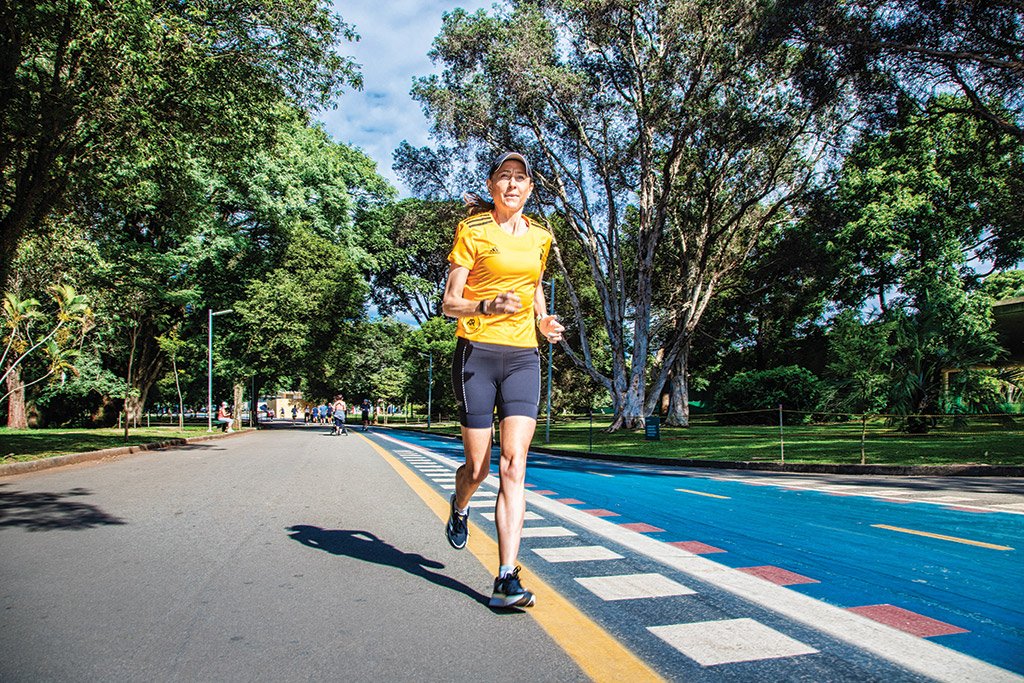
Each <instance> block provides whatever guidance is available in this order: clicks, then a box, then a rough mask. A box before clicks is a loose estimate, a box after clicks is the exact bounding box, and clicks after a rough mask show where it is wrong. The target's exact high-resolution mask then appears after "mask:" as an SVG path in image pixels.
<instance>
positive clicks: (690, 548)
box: [669, 541, 726, 555]
mask: <svg viewBox="0 0 1024 683" xmlns="http://www.w3.org/2000/svg"><path fill="white" fill-rule="evenodd" d="M669 545H674V546H675V547H677V548H682V549H683V550H685V551H686V552H689V553H693V554H694V555H707V554H709V553H724V552H726V551H725V550H722V549H721V548H716V547H715V546H713V545H708V544H707V543H701V542H700V541H672V542H671V543H669Z"/></svg>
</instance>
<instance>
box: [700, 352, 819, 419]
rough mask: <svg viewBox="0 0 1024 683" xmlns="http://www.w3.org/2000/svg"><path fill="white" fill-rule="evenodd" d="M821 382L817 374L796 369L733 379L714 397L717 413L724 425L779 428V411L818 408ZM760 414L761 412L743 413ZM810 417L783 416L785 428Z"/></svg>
mask: <svg viewBox="0 0 1024 683" xmlns="http://www.w3.org/2000/svg"><path fill="white" fill-rule="evenodd" d="M820 385H821V382H820V380H819V379H818V378H817V377H815V375H814V373H813V372H811V371H810V370H807V369H805V368H801V367H799V366H797V365H786V366H783V367H779V368H773V369H771V370H758V371H752V372H741V373H739V374H737V375H733V377H731V378H730V379H729V380H728V381H727V382H726V383H725V384H723V385H722V386H720V387H719V388H718V391H717V392H716V394H715V412H716V413H736V412H740V413H741V414H738V415H719V416H718V421H719V422H721V423H723V424H777V423H778V421H779V414H778V408H779V404H780V403H781V404H782V407H783V410H784V411H794V410H795V411H802V412H807V413H810V412H811V411H813V410H814V409H815V408H816V407H817V405H818V399H819V397H820V394H821V389H820ZM742 411H759V412H742ZM809 417H810V416H809V415H800V414H794V413H791V412H784V413H783V421H784V422H785V423H786V424H800V423H802V422H807V421H808V419H809Z"/></svg>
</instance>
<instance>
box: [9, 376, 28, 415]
mask: <svg viewBox="0 0 1024 683" xmlns="http://www.w3.org/2000/svg"><path fill="white" fill-rule="evenodd" d="M7 391H9V392H10V393H11V395H10V396H8V397H7V428H8V429H28V415H27V414H26V412H25V383H24V382H22V381H21V367H20V366H18V367H15V368H13V369H11V370H10V373H9V374H8V375H7Z"/></svg>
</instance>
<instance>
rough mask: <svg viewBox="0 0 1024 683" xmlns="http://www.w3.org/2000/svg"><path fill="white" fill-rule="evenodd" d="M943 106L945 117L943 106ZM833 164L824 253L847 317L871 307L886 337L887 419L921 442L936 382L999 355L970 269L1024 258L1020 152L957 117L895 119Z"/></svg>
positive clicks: (934, 406)
mask: <svg viewBox="0 0 1024 683" xmlns="http://www.w3.org/2000/svg"><path fill="white" fill-rule="evenodd" d="M939 99H940V100H942V102H943V103H942V104H940V107H943V108H944V107H945V106H946V104H945V102H946V100H947V99H948V98H945V97H943V98H939ZM900 122H901V125H900V126H899V127H897V128H896V129H894V130H892V131H890V132H887V133H872V134H868V135H866V136H865V137H864V139H863V140H861V141H860V142H859V143H858V144H857V145H856V146H855V147H854V149H853V151H852V153H851V154H850V156H849V157H848V158H847V160H846V163H845V164H844V167H843V170H842V173H841V175H840V181H839V184H838V187H837V190H836V198H835V205H834V206H835V207H836V208H835V209H834V213H832V215H833V216H834V217H836V218H839V221H840V224H839V226H838V230H837V231H836V232H835V236H834V238H833V240H832V243H831V244H830V248H831V251H832V253H833V254H834V255H835V257H836V258H837V260H838V261H839V262H840V263H841V264H844V267H845V268H847V269H848V272H849V273H850V278H849V279H848V281H849V282H852V283H854V284H853V286H852V287H851V291H852V292H857V293H859V295H857V296H851V297H850V300H852V301H853V302H854V305H856V306H858V307H860V305H862V304H863V302H865V301H867V300H869V299H872V300H874V301H876V302H877V311H878V313H879V318H880V320H882V321H886V322H887V323H888V324H889V325H890V326H891V328H890V329H891V333H890V335H889V340H888V342H889V344H890V345H891V346H892V347H893V350H892V356H891V358H892V361H891V362H892V366H891V367H890V368H889V369H888V372H887V375H888V378H889V381H890V391H889V392H888V396H887V405H886V410H887V411H889V412H892V413H895V414H898V415H902V416H905V418H906V421H907V425H908V428H909V429H911V430H912V431H925V430H926V429H927V428H928V424H929V420H928V419H927V417H926V416H927V415H928V414H931V413H935V412H938V411H939V410H940V408H941V397H942V391H943V373H944V372H946V371H950V370H966V369H967V368H970V367H971V366H975V365H979V364H983V363H987V362H990V361H992V360H993V359H995V358H996V357H997V356H998V354H999V353H1000V351H999V347H998V344H997V343H996V339H995V335H994V332H993V331H992V319H991V306H990V301H989V299H988V298H987V297H982V296H977V295H975V294H974V292H975V290H977V288H978V286H979V281H980V279H981V278H979V276H978V274H977V272H976V269H975V266H976V264H979V263H981V264H986V263H987V264H991V267H993V268H1005V267H1007V266H1012V265H1014V264H1016V263H1018V262H1019V261H1020V260H1021V258H1022V256H1024V211H1022V207H1021V197H1022V196H1024V194H1022V189H1024V188H1022V187H1021V171H1022V170H1024V169H1022V168H1021V164H1022V162H1024V155H1022V144H1021V143H1020V142H1019V141H1018V140H1017V139H1016V138H1014V137H1013V136H1010V135H1006V134H992V133H991V132H990V131H989V129H987V128H985V127H984V125H983V124H981V123H979V122H978V121H977V119H975V118H972V117H968V116H965V115H963V114H950V113H942V114H934V115H933V114H931V113H930V112H926V113H925V114H923V115H922V114H918V113H916V112H913V111H912V110H911V111H907V110H904V112H902V113H901V116H900Z"/></svg>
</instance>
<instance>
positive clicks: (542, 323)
mask: <svg viewBox="0 0 1024 683" xmlns="http://www.w3.org/2000/svg"><path fill="white" fill-rule="evenodd" d="M537 329H539V330H540V333H541V334H543V335H544V338H545V339H547V340H548V343H550V344H557V343H558V342H560V341H562V332H564V331H565V327H564V326H563V325H562V323H560V322H558V316H556V315H546V316H544V317H543V318H541V319H540V320H538V321H537Z"/></svg>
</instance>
